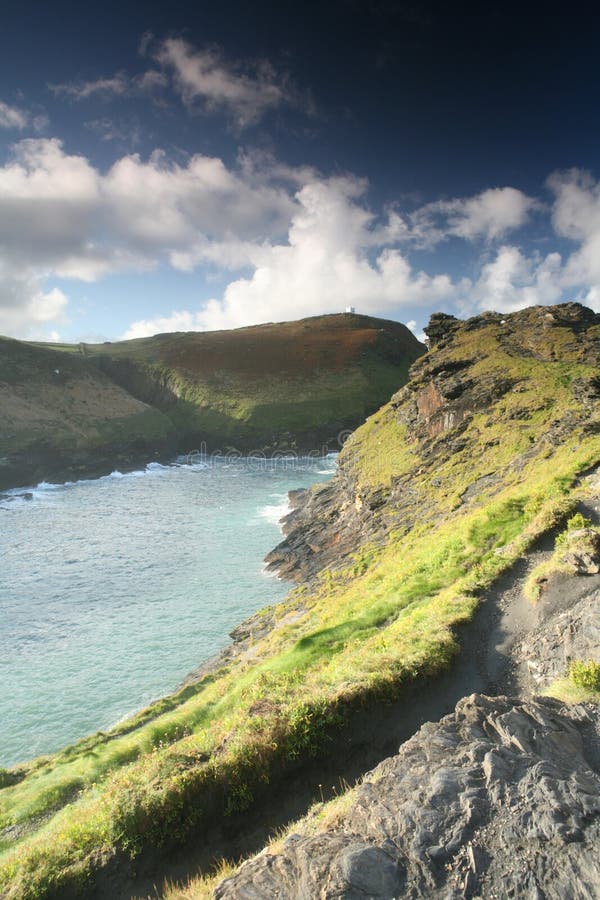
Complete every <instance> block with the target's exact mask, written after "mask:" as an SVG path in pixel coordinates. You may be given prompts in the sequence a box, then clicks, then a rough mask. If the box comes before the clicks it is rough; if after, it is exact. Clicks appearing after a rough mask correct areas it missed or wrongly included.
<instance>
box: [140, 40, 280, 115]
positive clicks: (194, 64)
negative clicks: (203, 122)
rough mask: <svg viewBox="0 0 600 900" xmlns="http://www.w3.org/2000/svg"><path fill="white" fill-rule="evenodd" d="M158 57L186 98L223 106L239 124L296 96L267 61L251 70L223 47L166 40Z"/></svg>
mask: <svg viewBox="0 0 600 900" xmlns="http://www.w3.org/2000/svg"><path fill="white" fill-rule="evenodd" d="M155 58H156V60H157V61H158V62H159V63H160V64H161V65H162V66H164V67H165V68H166V69H168V70H170V71H171V72H172V73H173V76H174V79H175V83H176V85H177V86H178V88H179V90H180V92H181V95H182V98H183V100H184V102H186V103H188V104H190V103H193V102H194V101H197V100H200V101H201V102H202V103H203V105H204V107H205V109H206V110H208V111H215V110H224V111H225V112H226V113H228V114H229V115H231V116H232V117H233V119H234V121H235V124H236V125H237V126H238V127H240V128H243V127H245V126H246V125H249V124H251V123H253V122H256V121H258V119H260V118H262V116H263V115H264V114H265V113H266V112H267V111H268V110H270V109H273V108H275V107H278V106H281V105H282V104H284V103H290V102H295V99H296V98H295V96H294V93H293V91H292V89H291V87H290V86H289V84H288V83H287V82H286V79H285V78H284V77H283V76H282V75H281V74H280V73H276V72H275V70H274V69H273V68H272V66H270V65H269V64H268V63H266V62H262V63H260V64H258V65H255V66H254V67H253V68H254V71H253V72H252V74H249V73H248V72H243V71H241V70H240V66H239V65H235V64H232V63H230V62H228V61H227V60H225V58H224V56H223V54H222V53H221V52H220V51H218V50H215V49H204V50H197V49H195V48H194V47H192V46H191V45H190V44H188V43H187V41H184V40H183V39H182V38H168V39H167V40H165V41H163V42H162V43H161V44H160V45H159V47H158V49H157V51H156V55H155Z"/></svg>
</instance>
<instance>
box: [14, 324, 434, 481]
mask: <svg viewBox="0 0 600 900" xmlns="http://www.w3.org/2000/svg"><path fill="white" fill-rule="evenodd" d="M424 349H425V348H424V347H423V345H422V344H420V343H419V342H418V341H417V340H416V338H415V337H414V336H413V335H412V333H411V332H410V331H409V330H408V329H407V328H405V326H404V325H401V324H400V323H398V322H387V321H384V320H381V319H373V318H369V317H366V316H355V315H341V316H322V317H318V318H316V319H305V320H302V321H300V322H288V323H283V324H281V325H261V326H257V327H255V328H243V329H237V330H234V331H227V332H214V333H189V334H185V333H182V334H165V335H157V336H156V337H154V338H144V339H142V340H138V341H125V342H121V343H114V344H102V345H92V344H89V345H83V344H82V345H77V346H75V345H73V346H69V345H60V346H57V347H52V346H43V345H29V344H25V343H22V342H19V341H10V340H6V339H0V422H1V423H2V426H1V430H0V490H1V489H2V488H6V487H12V486H17V485H20V484H31V483H32V482H33V481H35V480H42V479H46V480H48V479H57V480H58V479H61V478H63V479H64V478H73V477H77V476H80V475H82V474H92V475H95V474H102V473H104V472H106V471H110V470H111V468H115V467H117V466H119V465H122V466H128V465H134V464H139V462H140V461H142V460H145V461H148V460H149V459H154V458H156V457H157V456H158V457H164V456H165V455H168V454H171V453H174V452H175V451H176V450H178V451H179V452H183V453H186V452H192V451H194V450H196V449H198V448H202V449H205V450H207V451H209V452H210V451H212V450H217V449H219V450H221V451H227V450H228V449H230V448H234V449H236V450H238V451H242V452H248V451H261V452H262V451H266V452H273V451H281V452H291V451H296V452H306V451H313V452H314V451H317V452H322V451H323V449H327V448H331V449H335V450H337V449H339V443H338V435H339V434H340V433H341V432H344V433H346V432H347V430H348V429H352V428H355V427H356V426H357V425H358V424H360V422H361V421H363V419H364V418H365V416H366V415H368V414H369V413H370V412H372V411H373V410H374V409H377V408H378V407H379V406H380V405H381V403H382V402H384V400H385V399H387V397H389V395H390V394H391V393H392V392H393V391H394V390H395V389H396V388H397V387H398V386H399V385H401V384H403V383H404V382H405V381H406V379H407V377H408V376H407V373H408V368H409V366H410V364H411V363H412V362H413V361H414V360H415V359H416V358H417V357H418V356H419V355H421V354H422V353H423V352H424Z"/></svg>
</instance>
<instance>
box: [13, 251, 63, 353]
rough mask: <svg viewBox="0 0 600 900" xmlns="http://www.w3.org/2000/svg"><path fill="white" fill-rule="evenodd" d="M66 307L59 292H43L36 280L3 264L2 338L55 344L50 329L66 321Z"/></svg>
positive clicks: (56, 289) (53, 331) (54, 332)
mask: <svg viewBox="0 0 600 900" xmlns="http://www.w3.org/2000/svg"><path fill="white" fill-rule="evenodd" d="M67 303H68V300H67V297H66V296H65V294H64V293H63V292H62V291H61V290H59V289H58V288H53V289H52V290H49V291H44V290H43V289H42V288H41V287H40V285H39V283H38V281H37V279H36V278H35V277H33V276H28V275H26V274H24V273H22V272H15V271H12V270H11V269H10V268H9V267H8V266H6V265H4V264H0V334H6V335H10V336H11V337H20V338H30V339H39V340H56V339H57V337H58V332H57V331H56V330H55V329H53V328H52V327H51V326H53V325H56V324H60V323H63V322H64V321H66V309H67Z"/></svg>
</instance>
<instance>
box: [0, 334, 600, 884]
mask: <svg viewBox="0 0 600 900" xmlns="http://www.w3.org/2000/svg"><path fill="white" fill-rule="evenodd" d="M497 332H498V329H497V326H495V325H494V326H492V327H490V328H486V329H480V330H478V331H476V332H469V331H465V333H464V334H462V335H461V336H459V338H458V347H457V348H456V353H457V354H458V353H460V358H463V359H464V358H473V359H474V360H475V361H474V363H473V365H472V370H473V371H472V372H471V373H470V374H471V375H472V376H473V373H474V375H475V376H476V377H477V379H478V380H479V383H480V384H483V383H485V379H486V378H487V379H492V378H493V377H496V376H497V375H498V373H501V374H502V376H503V377H505V376H506V373H508V375H509V376H510V377H511V378H513V379H514V380H515V381H519V383H520V387H521V388H522V390H520V391H519V392H515V393H514V395H513V394H512V393H511V394H510V395H509V394H506V393H505V394H504V395H503V396H502V397H500V398H499V399H496V400H494V401H493V402H490V403H489V406H488V408H487V409H486V410H485V411H483V410H479V411H477V412H473V413H472V414H471V415H470V417H469V418H468V419H467V420H465V423H464V425H463V426H462V432H461V433H460V437H461V440H463V441H464V442H465V443H464V445H463V446H462V447H461V446H460V445H456V446H455V447H454V448H452V447H451V445H450V442H451V440H452V439H453V435H452V434H450V435H445V436H441V437H432V438H428V437H423V438H422V439H419V440H417V439H416V438H415V437H414V435H413V434H412V433H411V430H410V428H409V427H408V425H407V422H406V421H402V418H401V414H402V411H403V408H402V409H400V410H399V409H397V408H395V406H396V405H397V404H396V401H395V402H394V404H389V405H388V406H387V407H385V408H384V409H382V410H380V412H379V413H377V414H375V416H373V417H372V418H371V419H370V420H369V421H368V422H367V423H366V424H365V426H363V428H361V429H359V430H358V432H357V433H356V434H355V436H354V437H353V438H351V439H350V441H349V442H348V444H347V445H346V447H345V449H344V451H343V453H342V454H341V457H340V466H341V469H342V473H343V476H344V478H345V479H346V480H347V482H348V484H349V485H350V486H351V489H353V490H354V491H355V493H356V503H357V506H360V504H361V503H368V502H369V498H370V496H372V494H373V492H376V491H379V490H384V491H388V492H389V491H393V490H395V489H396V486H397V485H400V490H399V491H398V493H397V495H396V499H395V501H394V504H392V503H390V504H389V507H386V508H384V509H383V510H382V512H381V515H382V517H383V518H384V519H385V517H386V516H389V517H390V523H389V524H390V532H389V536H388V540H387V542H386V543H385V544H384V545H383V546H378V547H374V546H367V547H363V548H361V549H360V550H359V551H358V552H357V553H356V554H355V555H354V557H353V558H349V559H348V560H347V563H346V564H345V565H344V566H342V567H341V568H339V569H336V570H328V571H325V572H323V573H322V575H321V576H320V578H319V579H318V581H317V583H316V584H315V585H314V586H312V587H311V588H310V589H307V587H306V586H302V587H300V588H298V589H295V590H294V591H292V592H291V594H290V595H289V596H288V598H287V599H286V600H285V601H284V602H283V604H281V605H280V607H278V609H277V610H276V615H275V625H274V627H273V629H272V630H271V631H270V632H269V633H268V634H267V635H266V636H264V637H263V638H261V639H260V640H257V641H256V642H255V643H254V645H253V646H252V648H251V649H252V653H251V654H250V655H248V656H247V657H237V658H235V659H234V660H233V661H232V662H231V663H230V664H229V665H228V666H226V667H224V668H223V669H222V670H221V671H220V672H218V673H215V674H214V675H212V676H210V677H207V678H205V679H204V680H203V681H202V682H201V683H199V684H197V685H194V686H191V687H188V688H186V689H185V690H184V691H182V692H180V693H179V694H177V695H173V696H172V697H169V698H165V699H164V700H163V701H160V702H159V703H157V704H154V705H153V706H152V707H150V708H149V709H148V710H145V711H142V712H141V713H140V714H138V716H137V717H135V718H134V719H133V720H130V721H129V722H127V723H123V724H122V725H121V726H119V728H117V729H115V730H114V731H112V732H110V733H108V734H99V735H96V736H92V737H90V738H87V739H86V740H85V741H82V742H80V743H79V744H77V745H74V747H72V748H67V749H66V750H64V751H63V752H62V753H60V754H57V755H55V756H52V757H48V758H43V759H40V760H37V761H34V762H33V763H31V764H29V765H28V766H26V767H23V769H22V771H21V772H20V773H13V774H14V775H15V776H16V775H19V777H20V776H23V777H22V778H21V780H19V781H18V783H13V784H9V785H7V786H6V787H3V788H2V789H1V790H0V828H2V827H6V826H8V825H18V826H21V827H22V828H23V832H22V833H21V835H20V836H19V835H15V833H14V831H11V832H10V835H9V836H7V837H5V849H4V852H3V854H2V855H1V856H0V892H2V891H4V892H5V894H6V896H7V897H8V898H10V900H15V898H37V897H42V896H44V895H45V894H47V893H48V892H49V891H50V890H54V891H58V892H60V891H61V890H65V889H66V888H67V887H68V886H71V885H72V884H73V883H76V882H77V881H78V880H81V882H82V883H83V884H89V880H88V881H86V879H92V877H93V870H94V867H96V866H97V865H98V864H99V862H98V861H99V860H101V859H102V857H103V855H105V854H110V853H113V852H115V851H116V852H121V853H127V854H129V855H131V856H134V857H135V856H136V855H137V854H138V853H139V852H140V851H141V850H142V849H149V848H152V847H169V846H173V845H180V844H181V843H182V842H184V841H185V840H186V839H187V838H188V837H190V836H191V835H198V834H201V833H202V829H203V828H211V827H213V826H214V823H215V821H218V820H219V819H220V818H222V817H228V816H231V815H236V814H237V813H240V812H243V811H244V810H245V809H247V808H248V807H249V806H251V805H252V804H253V803H254V802H256V800H257V798H259V797H260V796H261V795H264V793H265V792H268V790H269V782H270V780H271V779H272V778H273V777H274V775H275V774H276V773H279V772H280V771H281V770H282V769H283V770H285V768H286V767H287V766H290V765H291V764H292V763H293V761H295V760H298V759H301V760H305V759H308V758H310V757H314V756H318V755H319V754H322V753H326V752H327V748H328V745H329V740H330V736H331V734H332V733H333V732H334V731H335V730H337V729H339V728H340V727H341V726H342V725H343V724H344V723H345V722H347V721H349V719H350V717H351V716H352V713H353V712H354V711H355V710H356V709H357V708H359V707H361V706H364V705H368V704H372V703H375V702H384V701H387V700H391V699H395V698H400V697H402V696H403V692H404V691H405V690H406V689H407V688H409V687H411V686H412V685H414V684H415V682H418V680H420V679H424V678H432V677H435V676H438V675H440V674H441V673H443V672H444V671H445V670H446V669H447V668H448V666H449V665H450V664H451V662H452V660H453V658H454V656H455V655H456V654H457V653H458V652H459V634H460V632H459V626H460V625H461V624H462V623H465V622H468V621H469V620H470V619H471V618H472V616H473V615H474V613H475V611H476V609H477V606H478V603H479V601H480V597H481V595H482V593H483V592H485V590H486V589H487V588H488V587H489V585H491V584H492V583H493V581H494V580H495V579H496V578H497V577H498V576H499V575H500V574H501V573H502V572H504V571H506V570H507V569H508V568H510V566H512V565H513V563H514V562H515V561H516V560H517V559H518V558H519V557H520V556H521V555H522V554H523V553H525V552H526V551H527V548H528V547H530V546H531V545H532V543H533V542H535V541H536V540H537V539H538V538H539V537H540V536H541V535H542V534H544V533H546V532H548V531H549V530H551V529H554V528H556V527H557V526H558V525H559V524H561V523H562V522H563V521H565V520H566V518H567V517H568V515H569V514H570V513H571V512H572V511H573V508H574V505H575V504H576V502H577V499H578V497H579V495H580V491H581V487H580V486H579V485H578V477H579V476H580V474H581V473H583V472H585V471H587V470H588V469H589V468H590V467H591V466H593V465H595V464H597V463H598V461H599V460H600V435H598V434H596V433H594V430H593V429H590V428H589V425H590V422H592V420H593V417H592V416H590V415H589V414H587V413H586V414H585V415H584V414H583V412H582V411H581V410H579V409H578V407H577V404H576V403H575V401H574V400H573V396H572V393H571V387H570V385H571V380H572V377H574V375H575V374H577V376H578V377H579V375H580V374H581V372H582V371H583V372H587V373H588V374H589V372H590V371H591V368H589V367H585V366H583V365H582V363H581V362H580V361H579V360H578V359H577V360H576V361H575V362H573V360H569V359H567V360H566V361H565V360H564V359H557V360H556V361H552V360H550V359H546V358H544V359H543V360H534V359H531V358H523V357H521V356H513V355H510V354H507V353H505V352H504V351H503V350H502V348H501V347H500V345H499V343H498V334H497ZM545 346H546V345H545ZM564 346H565V342H561V340H559V336H554V337H553V338H552V340H551V341H550V344H549V345H548V346H547V347H546V349H544V353H546V354H550V355H551V354H552V353H555V354H556V353H558V350H559V349H560V348H562V351H561V352H563V353H564ZM551 399H552V402H553V404H554V406H553V407H551V403H550V400H551ZM527 403H530V404H532V411H531V415H530V416H529V417H527V416H526V415H525V412H526V410H527ZM569 411H575V412H576V413H577V414H578V415H579V418H578V419H577V421H576V422H575V423H574V424H571V426H570V427H569V428H568V429H567V430H566V431H565V433H564V435H561V438H560V440H556V441H554V442H552V441H550V440H548V434H550V433H551V429H552V427H553V426H552V422H553V421H554V420H560V417H561V416H563V415H565V414H566V413H568V412H569ZM515 423H517V424H515ZM382 457H383V458H382ZM490 475H494V476H495V479H496V480H495V481H489V482H488V481H486V482H484V486H483V487H482V488H481V490H480V491H479V492H478V493H476V494H475V495H474V497H473V499H472V500H471V501H469V502H466V501H465V499H464V498H465V492H466V491H467V490H468V489H469V488H470V487H471V486H472V485H473V484H474V483H476V482H477V481H478V480H479V479H480V478H489V477H490ZM398 510H401V511H402V517H401V518H398V520H396V519H395V518H394V515H395V513H396V512H397V511H398ZM407 521H410V525H411V527H408V526H406V524H405V523H406V522H407ZM298 608H301V609H302V610H303V612H302V613H301V614H300V615H296V616H294V617H291V618H289V619H288V618H286V613H287V612H290V611H294V610H297V609H298Z"/></svg>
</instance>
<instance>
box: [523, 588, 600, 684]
mask: <svg viewBox="0 0 600 900" xmlns="http://www.w3.org/2000/svg"><path fill="white" fill-rule="evenodd" d="M594 580H595V581H596V582H597V581H598V579H594ZM570 581H571V582H572V581H573V578H572V577H571V579H570ZM570 589H572V588H571V585H570V584H569V578H568V576H567V577H563V578H561V579H560V581H559V583H558V584H555V585H554V591H555V593H559V592H560V594H561V595H562V597H561V600H562V602H563V604H564V606H567V605H568V603H567V602H566V599H567V596H568V592H569V590H570ZM517 658H518V659H519V660H520V661H521V663H522V666H523V681H524V686H525V687H526V688H528V689H529V691H530V692H532V693H533V692H535V691H539V690H542V689H543V688H545V687H547V686H548V685H550V684H551V683H552V682H553V681H554V680H555V679H557V678H562V677H563V676H564V675H566V673H567V671H568V669H569V665H570V663H571V662H572V661H573V660H575V659H583V660H588V659H593V660H594V661H596V662H600V590H598V589H597V588H596V589H595V590H593V591H591V592H587V593H585V594H584V595H583V597H580V598H577V597H576V598H575V602H574V603H573V604H572V605H571V606H570V608H568V609H564V608H563V609H562V610H559V611H556V610H555V611H554V612H551V614H550V615H549V616H548V617H546V618H545V619H544V621H543V622H542V624H541V625H540V626H539V627H538V628H536V629H535V631H533V632H531V633H530V634H529V635H527V637H526V638H524V640H523V641H522V642H521V644H520V646H519V648H518V650H517Z"/></svg>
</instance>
